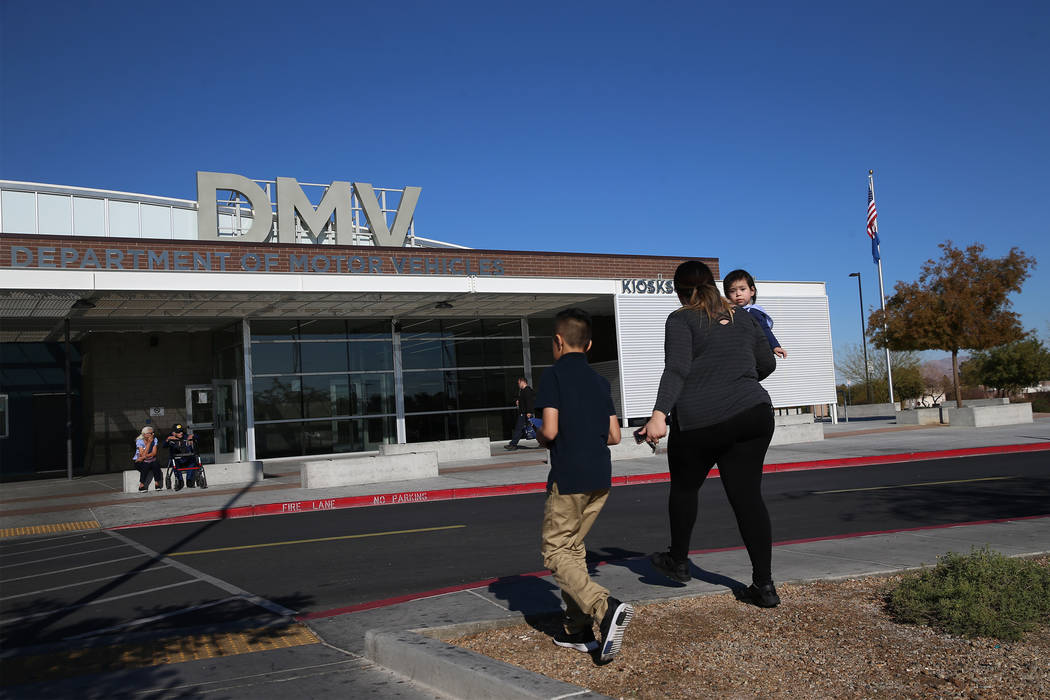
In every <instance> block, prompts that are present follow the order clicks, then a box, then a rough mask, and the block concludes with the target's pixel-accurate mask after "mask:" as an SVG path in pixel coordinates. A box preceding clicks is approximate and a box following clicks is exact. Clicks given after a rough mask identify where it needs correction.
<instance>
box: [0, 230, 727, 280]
mask: <svg viewBox="0 0 1050 700" xmlns="http://www.w3.org/2000/svg"><path fill="white" fill-rule="evenodd" d="M14 246H22V247H28V248H30V249H32V251H33V260H32V261H31V262H30V264H28V265H24V267H29V268H34V269H36V268H41V267H45V268H48V269H53V268H57V269H87V270H97V269H115V268H113V267H109V268H107V259H106V254H105V251H107V250H109V251H119V252H120V253H121V254H122V256H123V257H122V258H121V260H120V265H121V268H117V269H127V270H149V269H150V267H149V264H148V262H149V261H148V259H147V257H146V256H145V255H143V254H140V255H139V256H138V257H137V259H136V258H135V256H134V251H145V250H149V251H155V252H156V253H165V252H166V253H167V254H168V265H169V267H168V268H167V269H169V270H170V269H173V268H172V267H171V266H172V265H173V264H174V263H173V256H174V254H175V253H188V254H189V255H187V256H185V257H183V258H182V260H183V261H184V262H186V263H188V264H189V265H190V267H189V268H188V269H190V270H192V269H193V267H192V253H194V252H196V253H200V254H202V255H204V254H210V259H211V261H212V263H211V264H212V266H213V267H214V268H216V269H217V268H218V265H219V262H218V261H219V260H225V261H226V264H227V271H240V266H239V264H238V262H239V261H240V260H241V259H242V258H243V257H244V256H258V257H257V259H258V260H260V261H261V260H262V256H264V255H266V254H269V255H271V256H273V258H272V263H273V264H272V265H271V267H270V268H269V271H270V272H293V271H295V272H299V271H298V270H292V267H291V263H292V257H291V256H307V257H308V258H309V257H311V256H314V255H318V254H320V255H324V256H327V257H329V258H331V257H333V256H341V257H342V258H345V259H346V260H347V261H349V260H350V259H352V258H355V257H356V258H360V259H363V260H367V259H368V258H377V259H378V260H379V261H380V264H381V265H382V266H383V267H382V269H383V270H384V272H386V273H387V274H392V273H395V272H396V270H395V267H394V265H393V264H392V262H391V259H392V258H406V257H421V258H424V259H425V258H441V259H443V260H457V261H460V262H459V263H457V268H456V269H458V270H460V273H459V274H461V275H462V274H466V272H465V270H467V269H470V270H474V271H480V270H488V271H489V272H488V273H489V274H491V271H492V270H493V261H497V260H498V261H500V264H501V267H502V271H503V276H509V277H568V278H583V279H626V278H655V277H661V276H662V277H664V278H666V279H670V278H671V277H673V276H674V270H675V267H677V266H678V264H679V263H680V262H682V261H683V260H686V259H688V258H687V257H686V256H684V257H670V256H654V255H607V254H601V253H546V252H531V251H510V250H479V249H473V250H462V249H449V248H382V247H373V246H328V245H325V246H310V245H290V244H278V243H274V244H239V243H226V242H223V241H196V240H190V241H171V240H160V239H123V238H102V237H88V236H34V235H17V234H2V233H0V268H6V267H13V266H14V265H13V264H12V248H13V247H14ZM41 248H44V249H53V251H51V252H46V251H45V256H48V257H46V258H45V259H46V260H47V264H45V265H41V264H40V260H39V259H38V258H37V256H38V255H39V251H40V249H41ZM62 248H65V249H71V250H72V251H75V252H76V256H77V257H76V259H75V260H74V261H72V262H70V263H69V264H63V261H62V254H61V249H62ZM89 249H90V250H92V251H94V253H95V255H96V257H97V259H98V263H97V265H94V264H90V263H89V264H88V266H86V267H84V266H82V265H83V258H84V256H85V255H86V254H87V252H88V250H89ZM114 259H115V258H114ZM699 259H700V260H703V261H704V262H705V263H707V264H708V266H710V267H711V271H712V272H713V273H714V275H715V278H716V279H717V278H718V276H719V270H718V259H717V258H699ZM110 264H112V261H110ZM366 264H367V263H366ZM405 269H406V270H407V269H408V268H405ZM244 274H252V273H251V272H244ZM305 274H335V273H334V272H306V273H305Z"/></svg>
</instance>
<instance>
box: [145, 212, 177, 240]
mask: <svg viewBox="0 0 1050 700" xmlns="http://www.w3.org/2000/svg"><path fill="white" fill-rule="evenodd" d="M140 206H141V207H142V236H143V238H171V207H162V206H158V205H156V204H142V205H140Z"/></svg>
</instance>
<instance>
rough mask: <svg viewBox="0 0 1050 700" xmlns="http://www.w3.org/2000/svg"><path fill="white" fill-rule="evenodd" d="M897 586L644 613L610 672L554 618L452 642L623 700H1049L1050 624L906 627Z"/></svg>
mask: <svg viewBox="0 0 1050 700" xmlns="http://www.w3.org/2000/svg"><path fill="white" fill-rule="evenodd" d="M1038 561H1039V562H1040V563H1041V564H1042V565H1043V566H1050V558H1047V557H1042V558H1040V559H1039V560H1038ZM898 581H900V577H899V576H889V577H877V578H865V579H850V580H844V581H822V582H818V583H809V584H799V585H784V586H779V587H778V590H779V592H780V596H781V599H782V601H783V602H782V603H781V605H780V607H778V608H775V609H772V610H763V609H760V608H757V607H754V606H752V605H747V604H744V603H742V602H739V601H737V600H736V598H735V597H734V596H733V595H732V594H730V593H726V594H720V595H708V596H701V597H697V598H686V599H680V600H672V601H665V602H659V603H653V604H650V605H641V606H637V607H638V613H637V614H636V615H635V618H634V621H633V622H632V624H631V626H630V627H629V628H628V629H627V634H626V636H625V639H624V645H623V650H622V651H621V652H620V654H619V656H617V657H616V659H614V660H613V661H612V662H611V663H609V664H605V665H597V664H596V663H595V661H594V659H593V658H592V657H591V655H589V654H583V653H580V652H576V651H572V650H568V649H562V648H561V647H557V646H555V645H554V644H553V642H552V641H551V639H550V635H552V634H553V633H554V632H555V631H556V629H557V626H558V620H557V619H555V618H545V619H541V620H536V621H532V622H531V624H525V623H522V624H520V625H517V626H514V627H506V628H502V629H497V630H488V631H485V632H481V633H478V634H474V635H470V636H467V637H462V638H459V639H453V640H449V641H450V643H452V644H456V645H458V646H461V647H465V648H467V649H471V650H473V651H476V652H479V653H481V654H486V655H488V656H491V657H493V658H496V659H500V660H502V661H506V662H509V663H512V664H516V665H518V666H522V667H524V668H527V669H529V670H532V671H536V672H538V673H542V674H544V675H546V676H549V677H551V678H557V679H559V680H562V681H566V682H569V683H573V684H576V685H579V686H583V687H585V688H589V689H591V690H594V691H596V692H599V693H604V694H605V695H609V696H612V697H617V698H707V697H717V698H754V697H757V698H789V697H790V698H1032V699H1035V698H1041V699H1045V698H1050V621H1048V624H1047V625H1045V626H1044V627H1042V628H1041V629H1039V630H1037V631H1035V632H1032V633H1030V634H1029V635H1028V636H1027V637H1026V638H1025V639H1024V640H1022V641H1021V642H1016V643H1007V642H998V641H996V640H994V639H974V640H971V639H964V638H959V637H952V636H949V635H944V634H940V633H938V632H935V631H933V630H932V629H930V628H926V627H916V626H911V625H901V624H897V623H895V622H893V621H892V620H890V618H889V616H888V615H887V614H886V612H885V610H884V606H883V603H882V598H883V596H884V595H885V593H886V592H887V591H888V590H890V589H891V588H892V587H893V586H894V585H895V584H896V583H897V582H898Z"/></svg>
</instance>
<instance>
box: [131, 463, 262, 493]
mask: <svg viewBox="0 0 1050 700" xmlns="http://www.w3.org/2000/svg"><path fill="white" fill-rule="evenodd" d="M160 471H161V474H164V475H166V474H167V473H168V468H167V465H164V466H162V467H161V469H160ZM204 473H205V475H206V476H207V478H208V486H218V485H220V484H250V483H252V482H255V481H262V480H263V465H262V462H259V461H255V462H230V463H227V464H205V465H204ZM150 488H151V489H152V488H153V487H152V485H151V486H150ZM138 490H139V473H138V472H137V471H136V470H134V469H129V470H126V471H125V472H124V493H137V492H138Z"/></svg>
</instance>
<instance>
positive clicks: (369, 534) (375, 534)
mask: <svg viewBox="0 0 1050 700" xmlns="http://www.w3.org/2000/svg"><path fill="white" fill-rule="evenodd" d="M460 527H466V525H441V526H440V527H418V528H415V529H413V530H390V531H388V532H366V533H363V534H360V535H338V536H336V537H315V538H313V539H309V540H286V541H284V542H264V543H262V544H242V545H239V546H237V547H216V548H215V549H195V550H193V551H191V552H172V553H171V554H169V555H168V556H169V557H184V556H188V555H190V554H211V553H212V552H230V551H233V550H235V549H256V548H258V547H281V546H284V545H286V544H309V543H310V542H332V541H334V540H354V539H360V538H362V537H383V536H384V535H408V534H411V533H414V532H434V531H436V530H454V529H456V528H460Z"/></svg>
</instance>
